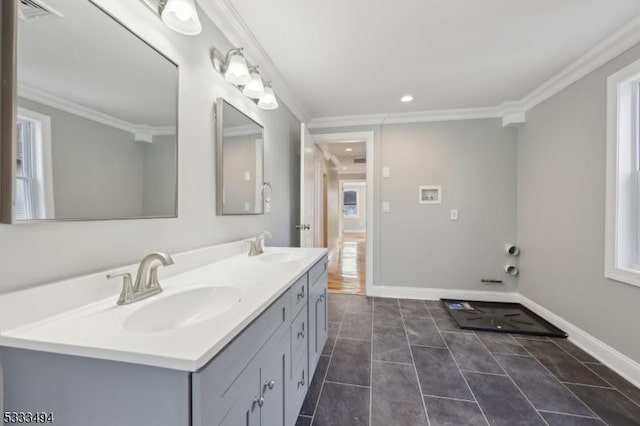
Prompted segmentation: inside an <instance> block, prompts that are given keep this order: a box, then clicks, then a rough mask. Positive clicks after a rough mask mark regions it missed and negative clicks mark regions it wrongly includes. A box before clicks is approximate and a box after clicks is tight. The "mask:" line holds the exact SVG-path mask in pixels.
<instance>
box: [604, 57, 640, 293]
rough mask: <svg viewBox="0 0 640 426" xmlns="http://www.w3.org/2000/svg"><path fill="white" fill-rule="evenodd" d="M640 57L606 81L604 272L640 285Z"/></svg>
mask: <svg viewBox="0 0 640 426" xmlns="http://www.w3.org/2000/svg"><path fill="white" fill-rule="evenodd" d="M639 121H640V60H639V61H636V62H634V63H632V64H630V65H628V66H627V67H625V68H623V69H621V70H620V71H618V72H616V73H615V74H613V75H611V76H610V77H609V78H608V81H607V160H606V164H607V171H606V177H607V180H606V219H605V220H606V223H605V277H607V278H610V279H613V280H616V281H620V282H623V283H627V284H631V285H635V286H640V170H639V169H640V160H639V154H640V152H639V150H640V146H639V144H640V122H639Z"/></svg>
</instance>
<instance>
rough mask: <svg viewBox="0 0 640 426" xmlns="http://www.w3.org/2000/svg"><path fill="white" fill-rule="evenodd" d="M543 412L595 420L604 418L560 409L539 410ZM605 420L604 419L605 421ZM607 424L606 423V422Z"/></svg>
mask: <svg viewBox="0 0 640 426" xmlns="http://www.w3.org/2000/svg"><path fill="white" fill-rule="evenodd" d="M538 411H540V412H541V413H551V414H560V415H562V416H571V417H579V418H581V419H594V420H596V419H597V420H602V419H601V418H600V417H597V415H596V417H593V416H583V415H582V414H569V413H563V412H560V411H553V410H538ZM603 422H604V421H603ZM605 424H606V423H605Z"/></svg>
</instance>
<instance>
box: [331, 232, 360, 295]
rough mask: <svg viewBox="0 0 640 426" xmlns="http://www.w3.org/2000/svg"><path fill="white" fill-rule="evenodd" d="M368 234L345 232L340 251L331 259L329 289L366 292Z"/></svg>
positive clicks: (354, 292)
mask: <svg viewBox="0 0 640 426" xmlns="http://www.w3.org/2000/svg"><path fill="white" fill-rule="evenodd" d="M366 241H367V240H366V235H365V234H359V233H358V234H355V233H345V234H344V235H343V238H342V242H341V243H338V244H339V245H338V253H337V254H336V255H335V256H334V257H333V258H332V259H330V260H329V267H328V269H329V290H330V291H332V292H339V293H352V294H364V293H365V286H364V282H365V281H364V280H365V253H366V250H365V249H366Z"/></svg>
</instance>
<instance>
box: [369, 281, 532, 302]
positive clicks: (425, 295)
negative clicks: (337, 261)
mask: <svg viewBox="0 0 640 426" xmlns="http://www.w3.org/2000/svg"><path fill="white" fill-rule="evenodd" d="M367 296H377V297H401V298H408V299H421V300H440V299H468V300H485V301H492V302H517V301H518V296H519V295H518V293H512V292H507V291H480V290H453V289H446V288H421V287H396V286H376V285H374V286H371V288H367Z"/></svg>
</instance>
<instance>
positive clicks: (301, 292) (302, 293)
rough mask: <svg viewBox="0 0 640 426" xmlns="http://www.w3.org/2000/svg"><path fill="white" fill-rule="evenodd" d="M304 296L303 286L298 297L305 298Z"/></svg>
mask: <svg viewBox="0 0 640 426" xmlns="http://www.w3.org/2000/svg"><path fill="white" fill-rule="evenodd" d="M303 298H304V287H302V290H301V291H300V293H298V299H303Z"/></svg>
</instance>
